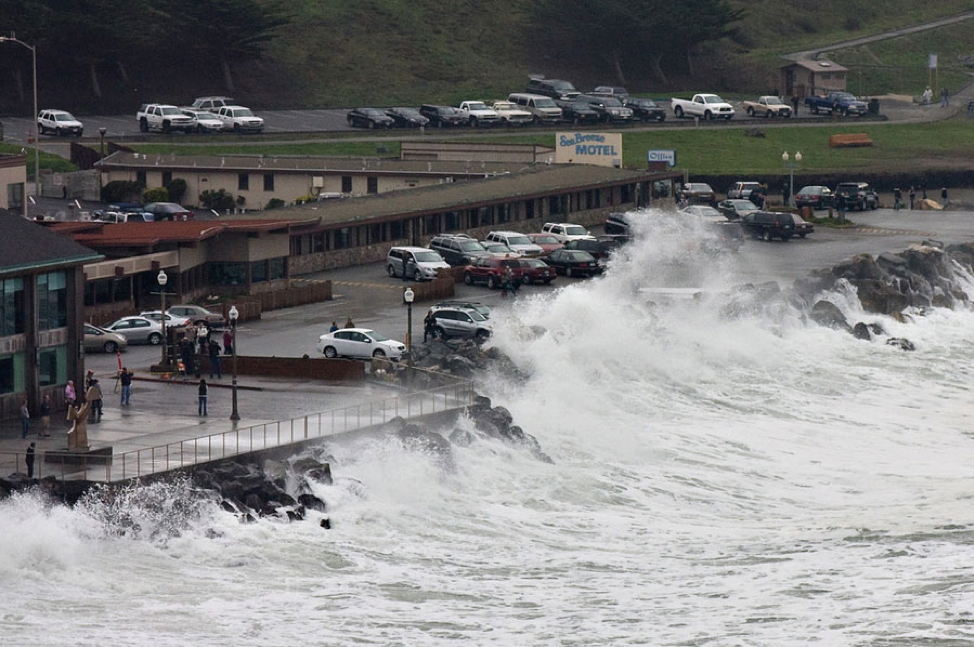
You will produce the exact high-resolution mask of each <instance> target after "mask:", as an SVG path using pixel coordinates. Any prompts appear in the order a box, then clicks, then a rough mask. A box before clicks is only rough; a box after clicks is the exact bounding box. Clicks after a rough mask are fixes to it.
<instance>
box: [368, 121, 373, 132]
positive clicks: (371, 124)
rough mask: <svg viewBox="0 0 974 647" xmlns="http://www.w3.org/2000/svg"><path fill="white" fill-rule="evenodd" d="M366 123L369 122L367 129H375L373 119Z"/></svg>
mask: <svg viewBox="0 0 974 647" xmlns="http://www.w3.org/2000/svg"><path fill="white" fill-rule="evenodd" d="M367 123H368V124H369V130H375V122H374V121H369V122H367Z"/></svg>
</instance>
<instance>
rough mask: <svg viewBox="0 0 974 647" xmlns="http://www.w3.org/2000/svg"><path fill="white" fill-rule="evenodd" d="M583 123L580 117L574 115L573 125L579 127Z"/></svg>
mask: <svg viewBox="0 0 974 647" xmlns="http://www.w3.org/2000/svg"><path fill="white" fill-rule="evenodd" d="M581 122H582V120H581V119H579V118H578V115H572V123H573V124H575V125H576V126H577V125H578V124H580V123H581Z"/></svg>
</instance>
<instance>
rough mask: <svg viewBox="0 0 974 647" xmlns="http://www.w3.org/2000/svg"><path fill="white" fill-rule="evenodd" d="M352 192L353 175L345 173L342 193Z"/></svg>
mask: <svg viewBox="0 0 974 647" xmlns="http://www.w3.org/2000/svg"><path fill="white" fill-rule="evenodd" d="M351 192H352V176H351V175H343V176H342V193H351Z"/></svg>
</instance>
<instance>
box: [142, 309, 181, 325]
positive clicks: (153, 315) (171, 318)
mask: <svg viewBox="0 0 974 647" xmlns="http://www.w3.org/2000/svg"><path fill="white" fill-rule="evenodd" d="M139 316H140V317H145V318H146V319H152V320H153V321H162V313H161V312H160V311H158V310H143V311H142V312H140V313H139ZM192 323H193V322H192V321H191V320H190V318H189V317H180V316H179V315H176V314H173V312H172V311H171V310H169V309H167V310H166V328H185V327H186V326H190V325H192Z"/></svg>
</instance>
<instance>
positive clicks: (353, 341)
mask: <svg viewBox="0 0 974 647" xmlns="http://www.w3.org/2000/svg"><path fill="white" fill-rule="evenodd" d="M316 348H317V349H318V352H319V353H321V354H322V355H324V356H325V357H327V358H328V359H334V358H336V357H355V358H359V359H369V358H371V357H387V358H389V359H392V360H399V359H402V354H403V353H404V352H405V351H406V345H405V344H403V343H402V342H400V341H395V340H393V339H389V338H388V337H386V336H385V335H382V334H380V333H377V332H376V331H374V330H370V329H368V328H342V329H341V330H336V331H335V332H329V333H325V334H324V335H321V336H320V337H318V344H317V346H316Z"/></svg>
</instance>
